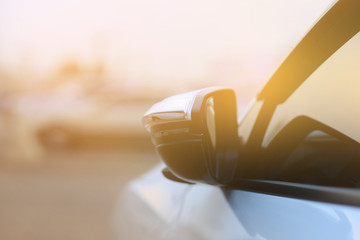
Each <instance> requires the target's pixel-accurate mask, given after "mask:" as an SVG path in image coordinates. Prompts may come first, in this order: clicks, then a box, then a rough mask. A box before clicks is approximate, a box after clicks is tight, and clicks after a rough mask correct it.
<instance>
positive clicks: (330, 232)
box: [116, 1, 360, 240]
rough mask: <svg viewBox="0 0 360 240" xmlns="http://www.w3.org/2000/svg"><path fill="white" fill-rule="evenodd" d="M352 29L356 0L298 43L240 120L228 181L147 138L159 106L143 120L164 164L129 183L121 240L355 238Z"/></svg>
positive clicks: (359, 176) (357, 41)
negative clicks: (180, 165)
mask: <svg viewBox="0 0 360 240" xmlns="http://www.w3.org/2000/svg"><path fill="white" fill-rule="evenodd" d="M359 30H360V2H359V1H338V2H336V3H335V4H334V5H333V6H332V7H331V9H329V10H328V11H327V12H326V14H324V16H323V17H322V18H321V19H320V20H319V21H318V22H317V23H316V24H315V25H314V27H313V28H312V29H311V30H310V31H309V32H308V34H307V35H306V36H305V37H304V38H303V39H302V40H301V42H300V43H299V44H298V45H297V47H296V48H295V49H294V50H293V51H292V52H291V53H290V55H289V56H288V57H287V58H286V59H285V61H284V62H283V63H282V65H281V66H280V67H279V68H278V70H277V71H276V72H275V73H274V75H273V76H272V77H271V79H270V80H269V81H268V82H267V84H266V85H265V87H264V88H263V89H262V90H261V92H260V93H259V94H258V96H257V98H256V100H255V101H254V103H253V104H252V106H251V108H250V109H249V110H248V111H247V113H246V114H245V115H244V116H243V117H242V118H241V119H239V125H238V131H237V133H238V137H239V142H238V156H237V159H238V161H237V165H236V173H235V174H234V177H232V178H231V179H230V180H229V179H226V180H221V178H219V177H217V176H218V175H216V176H215V177H214V174H212V173H211V172H212V171H213V170H211V167H212V166H210V167H209V163H208V162H206V163H205V164H204V165H206V166H205V168H206V167H208V169H207V171H205V170H199V171H198V172H197V173H199V174H198V175H196V176H195V177H194V175H191V176H190V175H186V171H190V170H189V169H185V174H183V173H182V172H181V171H182V170H183V169H181V171H180V170H179V171H178V170H177V169H176V168H177V167H176V166H175V167H174V166H172V165H171V163H170V161H169V160H168V159H167V158H171V157H173V156H172V155H171V152H170V153H168V152H166V154H165V153H163V152H162V148H161V147H162V146H160V145H164V144H165V143H164V142H160V143H159V142H157V140H156V139H155V137H154V136H155V135H156V134H158V132H154V130H153V128H154V127H153V126H155V127H157V128H160V129H165V126H168V125H169V124H170V123H169V120H168V119H167V120H166V121H167V122H166V124H167V125H163V126H164V127H162V125H158V126H157V125H156V124H158V123H157V122H159V119H158V118H157V116H160V115H159V114H158V113H161V112H160V110H159V109H160V108H159V105H158V106H157V110H158V112H156V111H150V113H147V115H146V117H147V120H148V121H153V122H152V124H153V125H150V126H149V129H150V131H151V133H152V137H153V141H154V139H155V141H154V144H155V146H156V148H157V150H158V151H159V152H160V155H161V157H162V158H163V160H164V161H165V162H166V166H164V165H159V166H157V167H156V168H155V169H153V170H152V171H150V172H149V173H147V174H146V175H144V176H142V177H141V178H139V179H137V180H135V181H133V182H132V183H130V184H129V186H128V188H127V189H126V190H125V192H124V193H123V195H122V198H121V201H120V203H119V206H118V209H117V214H116V216H118V217H117V219H116V223H117V224H118V225H117V229H118V230H119V235H120V236H121V234H122V233H124V232H125V230H126V229H128V230H129V229H134V230H135V231H131V233H127V234H130V235H131V236H132V237H131V239H144V238H147V239H277V240H279V239H360V192H359V189H358V187H359V186H360V168H359V166H360V159H359V158H360V155H359V153H360V151H359V150H360V145H359V143H360V128H359V126H358V123H359V122H360V109H359V107H358V103H359V102H360V94H359V89H360V82H359V80H360V68H359V63H360V33H359ZM206 91H209V90H206ZM200 92H201V91H200ZM211 93H213V92H211ZM196 94H198V93H195V95H196ZM214 96H215V95H214ZM194 99H195V100H194V101H195V102H196V98H194ZM167 102H169V101H167ZM194 105H195V104H194ZM184 112H185V111H184ZM163 113H170V111H169V110H166V111H163V112H162V114H163ZM172 113H174V111H173V112H172ZM192 113H193V111H192V112H191V114H192ZM154 114H158V115H154ZM154 116H156V118H155V119H154ZM167 116H169V115H167ZM164 119H165V118H164ZM164 119H160V120H162V121H163V120H164ZM186 120H189V119H186ZM189 121H190V120H189ZM191 121H194V119H191ZM206 121H207V120H205V122H206ZM147 124H149V123H147ZM174 126H175V125H174ZM173 129H175V128H173ZM165 130H167V129H165ZM165 130H164V131H165ZM157 131H158V129H157ZM190 131H191V130H190ZM205 133H206V132H204V134H205ZM166 134H170V133H166ZM166 134H165V133H164V135H166ZM209 135H211V134H209ZM207 138H208V139H211V136H208V137H207ZM164 141H165V140H164ZM166 141H174V138H171V139H170V140H166ZM176 141H178V140H176ZM204 144H206V143H204ZM184 146H185V145H182V147H181V148H179V149H180V150H179V151H177V152H176V154H177V155H180V156H182V155H181V150H182V152H186V151H187V148H186V147H184ZM190 153H192V151H190ZM169 155H171V156H170V157H169ZM174 155H175V154H174ZM173 158H174V157H173ZM178 158H180V157H178ZM195 160H196V159H195ZM177 161H178V160H177ZM198 161H203V160H198ZM185 162H186V160H184V163H185ZM220 164H225V163H220ZM163 168H166V169H167V170H166V171H163V172H164V176H166V177H167V178H170V179H172V180H174V181H169V180H167V179H166V178H165V177H164V176H162V175H161V169H163ZM224 169H226V168H224ZM231 169H233V167H232V168H231ZM217 170H219V168H217V165H216V166H215V172H216V173H217ZM209 172H210V173H209ZM208 175H210V177H213V178H212V179H210V180H209V178H208ZM189 176H190V177H189ZM181 182H188V183H181ZM198 182H202V183H205V184H198ZM194 183H195V184H194Z"/></svg>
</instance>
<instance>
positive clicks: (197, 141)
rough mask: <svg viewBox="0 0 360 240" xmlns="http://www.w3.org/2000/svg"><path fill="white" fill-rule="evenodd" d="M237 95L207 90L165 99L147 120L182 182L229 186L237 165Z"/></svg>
mask: <svg viewBox="0 0 360 240" xmlns="http://www.w3.org/2000/svg"><path fill="white" fill-rule="evenodd" d="M236 113H237V109H236V99H235V93H234V91H233V90H232V89H228V88H218V87H212V88H206V89H201V90H197V91H193V92H188V93H184V94H180V95H176V96H172V97H169V98H166V99H164V100H163V101H161V102H159V103H157V104H155V105H153V106H152V107H151V108H150V109H149V110H148V112H147V113H146V114H145V115H144V117H143V124H144V126H145V127H146V129H147V130H148V131H149V132H150V133H151V138H152V142H153V144H154V145H155V148H156V150H157V152H158V153H159V155H160V156H161V158H162V160H163V161H164V162H165V164H166V165H167V169H165V170H164V171H163V173H164V175H165V176H166V177H167V178H170V179H172V180H175V181H179V182H189V183H196V182H201V183H207V184H213V185H223V184H228V183H230V182H231V181H232V180H233V178H234V176H235V173H236V169H237V165H238V143H239V139H238V133H237V131H238V130H237V114H236Z"/></svg>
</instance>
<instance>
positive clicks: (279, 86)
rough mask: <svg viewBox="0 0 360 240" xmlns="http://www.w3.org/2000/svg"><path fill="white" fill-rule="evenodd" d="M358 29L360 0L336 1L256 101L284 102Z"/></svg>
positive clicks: (286, 60) (359, 27) (359, 23)
mask: <svg viewBox="0 0 360 240" xmlns="http://www.w3.org/2000/svg"><path fill="white" fill-rule="evenodd" d="M359 29H360V1H358V0H341V1H338V2H337V3H336V4H335V5H334V6H333V7H332V8H331V9H330V10H329V11H328V12H326V13H325V15H324V16H323V17H322V18H321V19H320V20H319V21H318V22H317V23H316V24H315V26H314V27H313V28H312V29H311V30H310V31H309V32H308V33H307V34H306V36H305V37H304V38H303V39H302V40H301V41H300V43H299V44H298V45H297V46H296V47H295V48H294V49H293V51H292V52H291V53H290V55H289V56H288V57H287V58H286V59H285V61H284V62H283V63H282V64H281V65H280V67H279V68H278V69H277V71H276V72H275V73H274V74H273V76H272V77H271V78H270V80H269V81H268V82H267V84H266V85H265V86H264V88H263V89H262V90H261V92H260V93H259V94H258V96H257V99H258V100H267V101H270V102H272V103H273V104H275V105H277V104H280V103H282V102H284V101H285V100H286V99H287V98H288V97H289V96H290V95H291V94H292V93H293V92H294V91H295V90H296V89H297V88H298V87H299V86H300V85H301V84H302V83H303V82H304V81H305V80H306V79H307V78H308V77H309V76H310V75H311V74H312V73H313V72H314V71H315V70H316V69H317V68H318V67H319V66H320V65H321V64H322V63H323V62H324V61H325V60H326V59H328V58H329V57H330V56H331V55H332V54H333V53H334V52H335V51H336V50H338V49H339V48H340V47H341V46H342V45H343V44H344V43H345V42H347V41H348V40H349V39H350V38H351V37H353V36H354V35H355V34H356V33H357V32H359Z"/></svg>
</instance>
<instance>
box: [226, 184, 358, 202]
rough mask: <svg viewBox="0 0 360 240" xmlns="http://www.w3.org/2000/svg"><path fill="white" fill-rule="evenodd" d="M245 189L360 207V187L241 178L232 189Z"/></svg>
mask: <svg viewBox="0 0 360 240" xmlns="http://www.w3.org/2000/svg"><path fill="white" fill-rule="evenodd" d="M234 188H235V189H237V190H245V191H249V192H256V193H263V194H269V195H275V196H280V197H289V198H296V199H304V200H311V201H318V202H327V203H336V204H343V205H350V206H357V207H360V189H356V188H342V187H328V186H317V185H309V184H300V183H289V182H280V181H269V180H248V179H243V180H240V181H239V182H238V183H237V184H236V186H232V187H231V188H229V187H228V188H224V190H230V189H234Z"/></svg>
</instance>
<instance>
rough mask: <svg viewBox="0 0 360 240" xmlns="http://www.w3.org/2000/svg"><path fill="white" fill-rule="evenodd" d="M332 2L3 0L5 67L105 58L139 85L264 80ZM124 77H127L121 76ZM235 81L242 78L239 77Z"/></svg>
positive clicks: (41, 68) (40, 68) (49, 66)
mask: <svg viewBox="0 0 360 240" xmlns="http://www.w3.org/2000/svg"><path fill="white" fill-rule="evenodd" d="M332 4H333V1H329V0H318V1H312V0H296V1H287V0H279V1H268V0H251V1H250V0H225V1H224V0H181V1H179V0H152V1H150V0H102V1H98V0H62V1H60V0H0V65H1V66H3V68H5V69H10V70H13V71H16V70H17V69H18V67H19V65H21V64H27V65H30V66H29V68H31V69H33V70H34V71H35V72H37V73H47V72H49V71H51V70H53V69H55V68H56V67H57V66H59V64H61V63H62V62H64V61H67V60H69V59H75V60H77V61H81V62H83V63H88V64H91V63H94V62H96V61H104V62H105V63H106V66H107V71H108V72H109V73H111V74H113V75H114V76H120V75H121V74H122V76H126V78H125V80H124V79H122V81H128V82H132V83H136V82H138V83H139V84H142V82H144V81H147V80H148V79H152V81H155V82H156V81H157V84H162V83H164V82H166V81H167V80H169V79H173V80H175V81H188V82H191V81H194V79H196V80H199V81H201V79H209V78H213V76H214V75H215V76H216V75H220V77H219V78H221V77H223V78H224V79H229V80H228V81H229V82H230V83H231V81H233V80H232V79H231V78H240V79H237V80H236V81H247V77H248V76H250V77H249V79H251V80H252V81H255V80H256V81H257V80H259V81H263V80H264V79H266V78H268V77H269V76H271V74H272V73H273V71H274V70H275V69H276V67H277V66H278V65H279V64H280V62H281V60H283V59H284V58H285V57H286V55H287V54H288V53H289V51H290V50H291V49H292V48H293V47H295V45H296V43H297V42H298V41H299V40H300V39H301V38H302V37H303V36H304V34H305V33H306V32H307V31H308V30H309V28H310V27H311V26H312V25H313V24H314V23H315V21H316V20H317V19H318V18H319V17H320V16H321V15H322V14H323V13H324V11H325V10H327V9H328V8H329V6H331V5H332ZM119 79H120V78H119ZM234 81H235V80H234Z"/></svg>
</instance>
